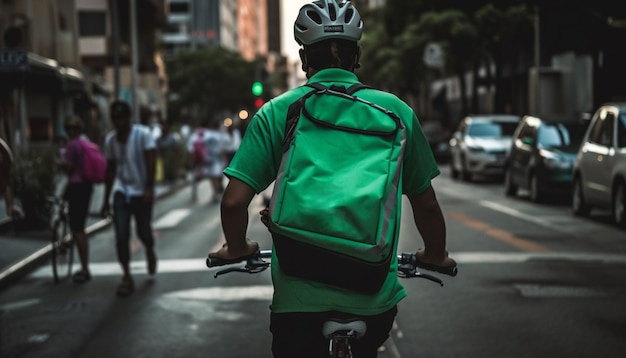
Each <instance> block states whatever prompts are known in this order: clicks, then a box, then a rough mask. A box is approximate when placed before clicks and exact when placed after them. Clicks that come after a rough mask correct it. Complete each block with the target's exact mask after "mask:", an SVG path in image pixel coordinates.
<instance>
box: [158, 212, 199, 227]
mask: <svg viewBox="0 0 626 358" xmlns="http://www.w3.org/2000/svg"><path fill="white" fill-rule="evenodd" d="M190 213H191V209H174V210H172V211H170V212H168V213H167V214H165V215H163V216H161V217H160V218H159V220H157V221H156V222H155V223H154V225H153V228H154V229H155V230H163V229H171V228H173V227H176V225H178V224H179V223H180V222H181V221H183V219H185V218H186V217H187V216H189V214H190Z"/></svg>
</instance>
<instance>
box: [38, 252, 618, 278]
mask: <svg viewBox="0 0 626 358" xmlns="http://www.w3.org/2000/svg"><path fill="white" fill-rule="evenodd" d="M450 256H451V257H453V258H454V259H455V260H456V261H457V262H458V263H459V264H485V263H502V264H505V263H524V262H530V261H571V262H594V263H599V264H626V254H608V253H607V254H602V253H575V252H508V253H503V252H451V253H450ZM89 268H90V270H91V275H92V276H118V275H120V274H121V268H120V266H119V264H118V263H117V262H93V263H91V264H89ZM130 268H131V271H133V274H147V269H146V262H145V261H144V260H141V261H139V260H138V261H131V262H130ZM63 269H64V268H63V267H61V270H63ZM221 269H223V267H214V268H208V267H206V257H199V258H190V259H175V260H164V259H161V260H159V269H158V273H157V275H159V274H171V273H183V272H205V273H206V274H207V275H210V276H212V275H213V272H214V271H217V270H221ZM268 272H269V271H268ZM30 277H31V278H44V279H50V278H51V277H52V273H51V272H50V267H42V268H40V269H38V270H36V271H34V272H33V273H32V274H31V275H30Z"/></svg>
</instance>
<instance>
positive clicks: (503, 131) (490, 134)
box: [467, 122, 517, 138]
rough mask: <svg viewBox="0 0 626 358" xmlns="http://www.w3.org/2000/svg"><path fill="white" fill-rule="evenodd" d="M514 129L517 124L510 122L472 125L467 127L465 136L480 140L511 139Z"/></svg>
mask: <svg viewBox="0 0 626 358" xmlns="http://www.w3.org/2000/svg"><path fill="white" fill-rule="evenodd" d="M515 127H517V123H511V122H490V123H474V124H472V125H471V126H470V127H469V129H468V132H467V134H469V135H470V136H472V137H481V138H501V137H511V136H512V135H513V132H515Z"/></svg>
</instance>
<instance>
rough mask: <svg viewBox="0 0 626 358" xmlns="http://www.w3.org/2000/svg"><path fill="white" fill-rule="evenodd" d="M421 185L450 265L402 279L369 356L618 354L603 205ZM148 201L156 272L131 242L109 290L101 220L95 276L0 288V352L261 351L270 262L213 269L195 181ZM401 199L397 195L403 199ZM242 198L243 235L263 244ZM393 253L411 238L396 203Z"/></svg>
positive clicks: (443, 182)
mask: <svg viewBox="0 0 626 358" xmlns="http://www.w3.org/2000/svg"><path fill="white" fill-rule="evenodd" d="M443 171H444V173H443V174H442V175H441V176H440V177H438V178H437V179H436V180H435V181H434V186H435V189H436V191H437V194H438V198H439V200H440V202H441V205H442V208H443V210H444V213H445V215H446V219H447V226H448V236H449V249H450V254H451V255H452V256H453V257H455V258H456V259H457V261H458V262H459V275H458V276H457V277H455V278H449V277H441V278H442V279H443V280H444V286H443V287H440V286H438V285H436V284H433V283H431V282H429V281H425V280H416V279H413V280H405V281H403V283H404V284H405V286H406V287H407V290H408V292H409V297H407V298H406V299H405V300H404V301H402V303H401V304H400V306H399V310H400V313H399V315H398V317H397V319H396V325H395V326H394V330H393V332H392V335H391V337H390V339H389V340H388V341H387V343H386V344H385V346H384V347H383V348H382V349H381V352H380V354H379V357H382V358H384V357H394V358H398V357H405V358H406V357H455V358H456V357H467V358H474V357H476V358H478V357H516V358H517V357H594V358H595V357H616V358H617V357H620V358H621V357H622V356H623V354H624V352H626V341H624V339H623V337H626V323H625V322H626V306H625V305H624V302H626V288H625V287H624V286H623V283H624V277H626V240H625V238H626V235H624V232H623V231H620V230H618V229H617V228H615V227H613V226H612V225H611V224H609V223H608V218H607V215H605V214H604V213H599V214H595V215H594V216H592V217H591V218H590V219H581V218H577V217H574V216H572V215H571V213H570V211H569V207H568V206H567V204H566V203H562V202H554V203H548V204H543V205H537V204H534V203H531V202H530V201H529V200H527V199H525V198H523V197H522V198H508V197H505V196H504V194H503V191H502V185H501V183H499V182H497V181H485V182H478V183H462V182H458V181H452V180H451V179H450V177H449V175H448V174H447V169H446V168H443ZM202 189H203V190H201V196H200V200H199V202H197V203H195V204H191V203H190V200H189V199H190V191H189V189H188V188H187V189H184V190H181V191H180V192H178V193H177V194H175V195H172V196H170V197H168V198H166V199H164V200H162V201H161V202H159V203H158V204H157V206H156V208H155V213H154V214H155V215H154V217H155V232H156V235H157V246H158V256H159V259H160V261H159V268H158V274H157V275H156V277H154V278H150V277H149V276H148V275H147V274H146V262H145V255H144V251H143V248H142V247H141V244H140V243H139V242H138V241H133V256H132V258H133V272H134V273H135V285H136V291H135V292H134V294H133V295H132V296H130V297H126V298H120V297H117V296H116V295H115V287H116V285H117V283H118V281H119V279H120V272H121V271H120V269H119V267H118V265H117V263H116V260H115V251H114V239H113V232H112V231H111V229H108V230H104V231H102V232H99V233H97V234H96V235H94V236H93V237H92V238H91V240H90V244H91V257H92V259H91V262H92V265H91V269H92V273H93V275H94V277H93V278H92V280H91V281H90V282H89V283H87V284H84V285H76V284H73V283H71V282H62V283H61V284H59V285H54V284H53V282H52V277H51V272H50V267H49V265H47V264H44V266H42V267H41V268H40V269H38V270H36V271H34V272H33V273H32V274H31V275H30V276H28V277H26V278H24V279H21V280H20V281H18V282H17V283H15V284H14V285H13V286H12V287H10V288H8V289H7V290H4V291H3V292H2V293H0V356H1V357H2V358H4V357H38V358H39V357H85V358H87V357H90V358H100V357H122V358H123V357H207V356H211V357H227V358H234V357H258V358H264V357H271V354H270V342H271V335H270V334H269V332H268V324H269V308H268V306H269V303H270V299H271V294H272V287H271V280H270V276H269V272H268V271H266V272H263V273H260V274H257V275H246V274H238V273H232V274H229V275H226V276H220V277H219V278H213V274H214V273H215V271H216V269H210V270H209V269H207V268H206V267H205V266H204V258H205V257H206V253H207V252H208V251H210V250H212V249H214V248H216V247H218V246H219V245H221V243H222V241H223V237H222V234H221V229H220V226H219V208H218V206H217V205H216V204H210V203H209V198H210V194H211V193H210V189H209V186H208V185H207V183H203V186H202ZM405 204H406V203H405ZM261 207H262V200H261V198H258V200H257V201H256V202H255V207H254V208H252V209H251V215H250V219H251V225H250V232H249V236H250V237H251V238H253V239H256V240H258V241H259V242H260V243H261V246H263V247H269V245H270V238H269V235H268V233H267V231H266V230H265V228H264V226H263V225H262V224H261V223H260V222H259V221H258V215H257V212H258V210H260V209H261ZM403 215H404V217H403V223H402V230H401V243H400V250H401V251H413V250H415V249H417V248H418V247H420V246H421V242H420V240H419V234H418V232H417V231H416V230H415V228H414V227H413V226H412V225H411V211H410V206H408V205H405V210H404V213H403Z"/></svg>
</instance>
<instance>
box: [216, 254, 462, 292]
mask: <svg viewBox="0 0 626 358" xmlns="http://www.w3.org/2000/svg"><path fill="white" fill-rule="evenodd" d="M270 257H272V250H259V251H257V252H256V253H255V254H253V255H250V256H244V257H240V258H237V259H230V260H225V259H220V258H217V257H207V259H206V265H207V267H209V268H211V267H218V266H225V265H233V264H238V263H242V262H244V261H245V262H246V265H245V266H244V267H231V268H227V269H224V270H220V271H218V272H216V273H215V275H214V277H216V278H217V276H219V275H222V274H226V273H229V272H244V273H250V274H252V273H259V272H261V271H264V270H265V269H267V268H268V267H269V265H270V263H269V262H267V261H265V260H263V259H265V258H270ZM418 267H419V268H423V269H425V270H429V271H434V272H437V273H441V274H444V275H448V276H452V277H454V276H456V275H457V273H458V269H457V267H456V266H452V267H440V266H436V265H431V264H427V263H424V262H421V261H419V260H418V259H417V256H415V254H414V253H410V252H403V253H400V254H398V276H399V277H402V278H410V277H419V278H425V279H428V280H431V281H434V282H437V283H439V284H440V285H441V286H443V282H442V281H441V280H440V279H439V278H437V277H435V276H432V275H429V274H425V273H421V272H420V271H419V270H418V269H417V268H418Z"/></svg>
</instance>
